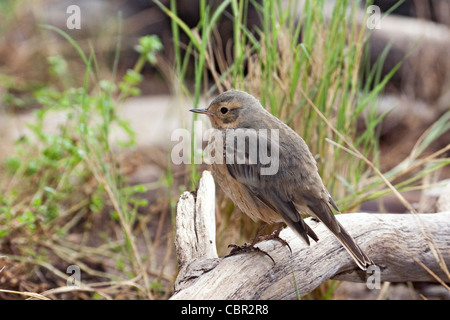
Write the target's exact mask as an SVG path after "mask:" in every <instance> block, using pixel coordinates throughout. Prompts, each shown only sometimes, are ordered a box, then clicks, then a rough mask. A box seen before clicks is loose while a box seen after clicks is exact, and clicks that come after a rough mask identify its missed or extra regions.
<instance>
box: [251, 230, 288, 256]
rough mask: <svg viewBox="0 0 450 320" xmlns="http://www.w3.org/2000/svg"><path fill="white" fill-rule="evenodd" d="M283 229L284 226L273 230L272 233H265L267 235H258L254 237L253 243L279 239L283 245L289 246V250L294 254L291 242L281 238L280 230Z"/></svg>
mask: <svg viewBox="0 0 450 320" xmlns="http://www.w3.org/2000/svg"><path fill="white" fill-rule="evenodd" d="M281 230H283V228H282V227H281V228H278V229H277V230H275V231H274V232H272V233H271V234H268V235H265V236H258V237H256V238H255V239H253V242H252V244H255V243H258V242H261V241H265V240H275V241H278V242H279V243H281V244H282V245H283V246H286V247H288V249H289V251H290V252H291V254H292V249H291V246H290V245H289V243H287V241H286V240H284V239H282V238H280V232H281Z"/></svg>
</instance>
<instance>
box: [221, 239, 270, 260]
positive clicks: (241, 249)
mask: <svg viewBox="0 0 450 320" xmlns="http://www.w3.org/2000/svg"><path fill="white" fill-rule="evenodd" d="M228 248H233V249H231V251H230V253H229V254H228V255H226V256H225V258H227V257H231V256H234V255H236V254H240V253H246V252H256V253H259V254H263V255H266V256H268V257H269V258H270V260H272V262H273V264H275V260H273V258H272V257H271V256H270V254H268V253H267V252H265V251H264V250H261V249H260V248H258V247H255V246H254V244H253V243H244V245H242V246H238V245H236V244H229V245H228Z"/></svg>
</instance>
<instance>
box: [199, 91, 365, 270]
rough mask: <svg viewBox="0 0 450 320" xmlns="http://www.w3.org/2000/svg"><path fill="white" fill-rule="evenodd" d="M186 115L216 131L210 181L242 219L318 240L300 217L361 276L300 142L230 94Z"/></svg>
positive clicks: (352, 246)
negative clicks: (330, 239)
mask: <svg viewBox="0 0 450 320" xmlns="http://www.w3.org/2000/svg"><path fill="white" fill-rule="evenodd" d="M190 111H192V112H196V113H201V114H206V115H207V116H208V117H209V119H210V121H211V124H212V126H213V128H215V129H218V131H217V132H219V134H215V135H212V138H210V144H212V146H213V148H212V150H213V151H215V153H214V154H213V153H212V155H213V156H214V159H213V161H212V171H213V175H214V178H215V180H216V181H217V183H218V184H219V185H220V187H221V188H222V189H223V191H224V192H225V193H226V194H227V195H228V196H229V197H230V198H231V199H232V200H233V202H234V203H235V204H236V205H237V206H238V207H239V208H240V209H241V210H242V211H243V212H244V213H246V214H247V215H248V216H250V218H252V219H253V220H262V221H264V222H266V223H274V222H285V223H286V224H287V225H288V226H289V227H290V228H292V229H293V230H294V231H295V232H296V233H297V234H298V235H299V236H300V237H301V238H302V239H304V240H305V242H306V243H307V244H308V245H309V238H311V239H313V240H314V241H318V240H319V239H318V237H317V235H316V234H315V233H314V231H313V230H312V229H311V228H310V227H309V226H308V225H307V224H306V223H305V222H304V220H303V219H302V217H301V215H300V213H306V214H308V215H310V216H312V217H313V218H316V219H318V220H320V221H322V222H323V223H324V224H325V226H326V227H327V228H328V229H329V230H330V231H331V232H332V233H333V234H334V235H335V236H336V237H337V239H338V240H339V241H340V242H341V244H342V245H343V246H344V247H345V249H347V251H348V252H349V253H350V255H351V256H352V257H353V259H354V260H355V262H356V263H357V265H358V266H359V267H360V268H361V269H362V270H365V269H366V267H367V266H368V265H371V264H373V262H372V260H371V259H370V258H369V257H368V256H367V255H366V254H365V253H364V252H363V251H362V250H361V248H360V247H359V246H358V245H357V244H356V243H355V241H354V240H353V238H352V237H351V236H350V235H349V234H348V232H347V231H346V230H345V229H344V228H343V227H342V225H341V224H340V223H339V222H338V220H337V219H336V217H335V216H334V214H333V211H332V208H334V209H335V210H336V211H337V212H339V209H338V207H337V205H336V203H335V202H334V201H333V199H332V198H331V196H330V194H329V192H328V191H327V189H326V188H325V186H324V185H323V182H322V179H321V178H320V176H319V173H318V170H317V164H316V161H315V159H314V157H313V156H312V154H311V152H310V151H309V148H308V146H307V145H306V143H305V141H304V140H303V139H302V138H301V137H300V136H299V135H298V134H297V133H296V132H295V131H294V130H292V129H291V128H290V127H288V126H287V125H286V124H285V123H283V122H282V121H281V120H279V119H278V118H276V117H275V116H273V115H272V114H270V113H269V112H268V111H266V110H265V109H264V108H263V107H262V106H261V104H260V102H259V101H258V100H257V99H255V98H254V97H253V96H251V95H250V94H248V93H246V92H243V91H238V90H230V91H226V92H224V93H222V94H220V95H219V96H218V97H217V98H215V99H214V100H213V101H212V102H211V104H210V105H209V107H208V108H207V109H192V110H190ZM235 138H236V140H237V141H236V143H235ZM239 141H241V144H239V143H240V142H239ZM239 145H240V147H239ZM255 153H256V154H255ZM269 154H270V156H269ZM268 159H269V160H270V161H268Z"/></svg>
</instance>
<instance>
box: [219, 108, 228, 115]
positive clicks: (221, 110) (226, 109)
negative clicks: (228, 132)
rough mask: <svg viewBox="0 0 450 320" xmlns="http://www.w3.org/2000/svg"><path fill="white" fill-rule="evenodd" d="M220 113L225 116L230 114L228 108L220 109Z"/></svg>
mask: <svg viewBox="0 0 450 320" xmlns="http://www.w3.org/2000/svg"><path fill="white" fill-rule="evenodd" d="M220 112H222V114H225V113H227V112H228V108H225V107H222V108H220Z"/></svg>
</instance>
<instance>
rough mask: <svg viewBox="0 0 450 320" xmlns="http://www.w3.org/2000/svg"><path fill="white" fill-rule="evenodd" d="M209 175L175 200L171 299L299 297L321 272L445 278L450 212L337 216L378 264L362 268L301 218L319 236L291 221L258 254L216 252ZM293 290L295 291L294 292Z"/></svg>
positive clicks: (363, 277)
mask: <svg viewBox="0 0 450 320" xmlns="http://www.w3.org/2000/svg"><path fill="white" fill-rule="evenodd" d="M214 193H215V192H214V181H213V179H212V177H211V175H210V174H209V172H204V173H203V177H202V179H201V182H200V188H199V190H198V192H197V200H196V201H194V197H193V196H192V195H191V194H190V193H187V192H185V193H184V194H183V195H182V196H181V197H180V200H179V202H178V206H177V231H176V232H177V235H176V248H177V258H178V261H179V265H180V271H179V274H178V277H177V280H176V283H175V294H174V295H173V296H172V297H171V299H297V297H298V295H300V296H303V295H305V294H307V293H309V292H311V291H312V290H313V289H315V288H316V287H317V286H319V285H320V284H321V283H323V282H324V281H325V280H327V279H339V280H345V281H354V282H366V283H368V287H370V286H371V285H373V284H374V282H376V281H381V282H383V281H391V282H404V281H427V282H440V283H442V284H443V285H444V286H446V288H447V289H448V288H449V287H448V286H447V285H446V283H450V273H449V272H448V269H447V266H448V265H450V249H449V248H450V246H449V244H450V212H441V213H435V214H368V213H354V214H341V215H338V216H337V219H338V220H339V222H340V223H341V224H342V225H343V226H344V227H345V229H346V230H347V231H348V232H349V233H350V234H351V235H352V236H353V237H354V238H355V240H356V242H357V243H358V244H359V245H360V246H361V248H362V249H363V250H364V251H365V252H366V253H367V254H368V255H369V256H370V257H371V258H372V260H373V261H374V262H375V263H376V264H377V266H376V267H374V268H369V270H368V272H364V271H361V270H359V269H358V267H357V266H356V264H355V263H354V261H353V259H352V258H351V257H350V255H349V254H348V253H347V251H346V250H345V249H344V248H343V247H342V245H341V244H340V243H339V242H338V240H337V239H336V238H335V237H334V236H333V235H332V234H331V233H330V232H329V231H328V230H327V229H326V227H325V226H324V225H323V223H320V222H316V221H314V220H312V219H310V218H308V219H306V223H308V224H309V225H310V226H311V228H312V229H313V230H314V232H315V233H316V234H317V235H318V237H319V239H320V240H319V241H318V242H317V243H314V242H313V243H311V246H307V245H306V244H305V243H304V242H303V241H302V240H301V239H300V238H298V237H297V236H296V235H295V234H294V233H293V232H292V231H291V230H290V229H289V228H286V229H284V230H283V231H282V232H281V234H280V236H281V238H283V239H285V240H286V241H287V242H288V243H289V245H290V247H291V248H292V254H290V252H289V249H288V248H287V247H285V246H282V245H281V244H280V243H279V242H277V241H274V240H269V241H263V242H260V243H258V244H257V246H258V247H259V248H260V249H262V250H264V251H266V252H267V253H269V254H270V256H271V257H272V258H273V259H274V260H275V262H276V263H275V264H273V262H272V260H271V259H270V258H268V257H267V256H265V255H262V254H258V253H253V252H252V253H244V254H238V255H235V256H231V257H227V258H218V257H217V252H216V249H215V239H214V238H215V219H214V197H215V195H214ZM427 269H428V270H427ZM297 290H298V292H297Z"/></svg>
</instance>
